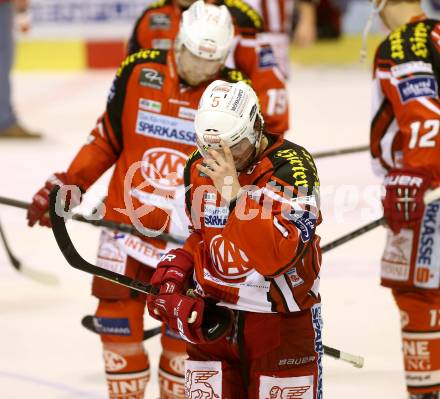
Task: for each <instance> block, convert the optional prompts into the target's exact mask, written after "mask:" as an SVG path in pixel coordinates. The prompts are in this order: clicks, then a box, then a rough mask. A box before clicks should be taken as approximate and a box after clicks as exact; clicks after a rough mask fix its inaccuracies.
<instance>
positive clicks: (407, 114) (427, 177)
mask: <svg viewBox="0 0 440 399" xmlns="http://www.w3.org/2000/svg"><path fill="white" fill-rule="evenodd" d="M374 6H375V12H376V13H380V16H381V18H382V20H383V22H384V23H385V24H386V25H387V27H388V28H389V29H390V30H391V33H390V35H389V36H388V37H387V38H386V39H385V40H384V41H383V42H382V44H381V45H380V46H379V48H378V50H377V52H376V57H375V63H374V83H373V86H374V95H373V99H374V104H373V108H374V115H373V120H372V124H371V154H372V157H373V164H374V169H375V171H377V172H378V173H380V174H381V175H383V176H384V185H385V190H386V193H385V197H384V198H383V206H384V216H385V218H386V221H387V224H388V231H387V234H388V235H387V242H386V246H385V251H384V253H383V256H382V262H381V266H382V268H381V278H382V285H383V286H385V287H390V288H391V289H392V293H393V296H394V299H395V301H396V304H397V306H398V308H399V310H400V313H401V324H402V325H401V328H402V341H403V345H402V348H403V358H404V367H405V376H406V384H407V389H408V392H409V395H410V398H411V399H439V398H440V252H439V251H440V227H439V226H440V202H439V201H436V202H433V203H431V204H429V205H426V206H425V205H424V202H423V196H424V194H425V193H426V191H428V190H430V189H433V188H435V187H438V186H439V185H440V156H439V154H440V153H439V149H440V136H439V132H440V99H439V92H438V86H439V83H440V79H439V78H440V72H439V71H440V22H439V21H436V20H433V19H429V18H427V17H426V16H425V15H424V14H423V11H422V8H421V6H420V1H418V0H413V1H411V0H401V1H395V0H388V1H386V0H381V1H377V0H376V3H375V4H374Z"/></svg>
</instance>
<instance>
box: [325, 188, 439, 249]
mask: <svg viewBox="0 0 440 399" xmlns="http://www.w3.org/2000/svg"><path fill="white" fill-rule="evenodd" d="M438 199H440V187H437V188H436V189H434V190H432V191H429V192H428V193H426V194H425V197H424V198H423V200H424V202H425V204H430V203H431V202H434V201H437V200H438ZM383 224H385V218H384V217H381V218H379V219H376V220H374V221H372V222H370V223H368V224H366V225H364V226H362V227H360V228H359V229H356V230H354V231H352V232H350V233H348V234H345V235H343V236H342V237H339V238H338V239H336V240H334V241H332V242H329V243H328V244H326V245H323V246H322V247H321V251H322V253H325V252H327V251H330V250H331V249H333V248H336V247H339V246H340V245H342V244H345V243H346V242H347V241H350V240H353V239H354V238H357V237H359V236H361V235H362V234H365V233H367V232H369V231H370V230H373V229H375V228H376V227H378V226H381V225H383Z"/></svg>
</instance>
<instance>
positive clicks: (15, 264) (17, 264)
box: [0, 222, 21, 271]
mask: <svg viewBox="0 0 440 399" xmlns="http://www.w3.org/2000/svg"><path fill="white" fill-rule="evenodd" d="M0 236H1V239H2V242H3V245H4V247H5V250H6V253H7V255H8V258H9V261H10V263H11V265H12V266H13V267H14V269H15V270H18V271H20V268H21V262H20V261H19V260H18V259H17V258H16V257H15V255H14V254H13V253H12V250H11V247H10V246H9V243H8V240H7V239H6V235H5V233H4V231H3V226H2V224H1V222H0Z"/></svg>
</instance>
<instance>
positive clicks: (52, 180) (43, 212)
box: [26, 173, 81, 227]
mask: <svg viewBox="0 0 440 399" xmlns="http://www.w3.org/2000/svg"><path fill="white" fill-rule="evenodd" d="M67 184H70V183H69V181H68V178H67V176H66V174H65V173H55V174H53V175H52V176H50V177H49V179H47V181H46V183H45V184H44V187H42V188H41V189H40V190H38V191H37V193H36V194H35V195H34V196H33V198H32V203H31V205H30V206H29V208H28V211H27V215H26V218H27V220H28V225H29V226H30V227H32V226H33V225H34V224H35V223H37V222H39V224H40V225H41V226H47V227H52V224H51V223H50V218H49V194H50V192H51V191H52V189H53V188H54V187H55V186H64V185H67ZM78 193H80V191H79V190H74V191H72V190H70V191H69V192H68V193H67V195H66V207H67V208H68V209H71V208H74V207H75V206H77V205H79V204H80V202H81V195H78Z"/></svg>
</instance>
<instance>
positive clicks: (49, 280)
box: [0, 223, 59, 286]
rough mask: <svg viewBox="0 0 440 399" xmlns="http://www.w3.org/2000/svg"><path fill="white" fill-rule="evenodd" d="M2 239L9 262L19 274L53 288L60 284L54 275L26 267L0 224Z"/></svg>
mask: <svg viewBox="0 0 440 399" xmlns="http://www.w3.org/2000/svg"><path fill="white" fill-rule="evenodd" d="M0 237H1V239H2V242H3V245H4V247H5V250H6V254H7V255H8V258H9V262H10V263H11V265H12V266H13V267H14V269H15V270H16V271H17V272H19V273H20V274H22V275H23V276H26V277H28V278H29V279H30V280H33V281H35V282H37V283H40V284H44V285H52V286H55V285H58V284H59V279H58V277H57V276H55V275H54V274H51V273H48V272H44V271H42V270H36V269H33V268H31V267H29V266H26V265H24V264H23V263H22V262H21V261H20V260H19V259H18V258H17V257H16V256H15V255H14V254H13V253H12V250H11V247H10V246H9V243H8V240H7V239H6V234H5V232H4V231H3V226H2V225H1V223H0Z"/></svg>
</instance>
